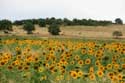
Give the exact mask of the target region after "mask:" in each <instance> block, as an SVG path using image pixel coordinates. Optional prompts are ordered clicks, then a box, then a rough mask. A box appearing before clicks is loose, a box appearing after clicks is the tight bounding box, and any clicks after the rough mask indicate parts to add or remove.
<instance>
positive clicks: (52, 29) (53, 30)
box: [48, 23, 61, 35]
mask: <svg viewBox="0 0 125 83" xmlns="http://www.w3.org/2000/svg"><path fill="white" fill-rule="evenodd" d="M48 32H49V33H50V34H52V35H59V32H61V31H60V28H59V25H58V24H56V23H52V24H51V25H50V26H49V27H48Z"/></svg>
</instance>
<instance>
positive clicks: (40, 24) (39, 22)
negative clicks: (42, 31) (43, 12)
mask: <svg viewBox="0 0 125 83" xmlns="http://www.w3.org/2000/svg"><path fill="white" fill-rule="evenodd" d="M38 24H39V26H40V27H46V20H45V19H39V21H38Z"/></svg>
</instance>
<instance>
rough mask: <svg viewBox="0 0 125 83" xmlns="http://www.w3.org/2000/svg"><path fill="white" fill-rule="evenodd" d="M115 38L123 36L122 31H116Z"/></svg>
mask: <svg viewBox="0 0 125 83" xmlns="http://www.w3.org/2000/svg"><path fill="white" fill-rule="evenodd" d="M112 35H113V36H114V37H115V38H119V36H122V35H123V34H122V32H121V31H114V32H113V34H112Z"/></svg>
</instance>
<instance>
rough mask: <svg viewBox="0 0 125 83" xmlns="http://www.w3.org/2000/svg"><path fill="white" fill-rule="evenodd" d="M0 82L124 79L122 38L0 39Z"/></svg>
mask: <svg viewBox="0 0 125 83" xmlns="http://www.w3.org/2000/svg"><path fill="white" fill-rule="evenodd" d="M0 83H125V42H119V41H110V42H107V41H94V40H91V41H87V40H85V41H84V40H72V39H16V38H11V39H1V40H0Z"/></svg>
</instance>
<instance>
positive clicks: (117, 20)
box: [115, 18, 123, 25]
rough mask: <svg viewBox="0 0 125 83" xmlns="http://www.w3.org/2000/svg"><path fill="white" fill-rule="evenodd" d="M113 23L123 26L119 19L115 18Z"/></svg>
mask: <svg viewBox="0 0 125 83" xmlns="http://www.w3.org/2000/svg"><path fill="white" fill-rule="evenodd" d="M115 23H116V24H121V25H122V24H123V21H122V20H121V19H120V18H116V19H115Z"/></svg>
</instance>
